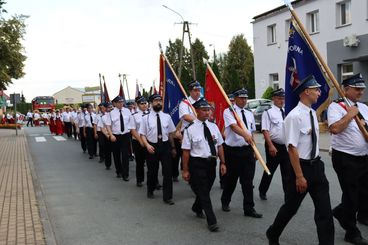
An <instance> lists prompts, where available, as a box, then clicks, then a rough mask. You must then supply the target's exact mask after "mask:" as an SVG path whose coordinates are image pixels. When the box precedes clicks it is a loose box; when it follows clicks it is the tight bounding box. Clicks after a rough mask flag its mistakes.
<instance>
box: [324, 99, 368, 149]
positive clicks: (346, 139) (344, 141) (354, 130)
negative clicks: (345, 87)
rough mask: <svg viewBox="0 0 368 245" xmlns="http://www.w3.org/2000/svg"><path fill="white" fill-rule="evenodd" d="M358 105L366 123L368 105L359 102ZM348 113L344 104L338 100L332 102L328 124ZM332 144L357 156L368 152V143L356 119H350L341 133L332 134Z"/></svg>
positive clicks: (367, 121) (333, 146) (329, 108)
mask: <svg viewBox="0 0 368 245" xmlns="http://www.w3.org/2000/svg"><path fill="white" fill-rule="evenodd" d="M351 103H352V102H351ZM352 104H354V103H352ZM357 107H358V109H359V112H360V113H361V114H362V116H363V117H364V119H365V123H368V106H366V105H365V104H363V103H360V102H358V103H357ZM346 114H347V111H346V110H345V109H344V108H343V107H342V106H340V105H339V104H338V103H336V102H332V103H331V104H330V106H329V107H328V112H327V118H328V126H331V125H332V124H334V123H336V122H337V121H339V120H341V119H342V118H343V117H344V116H345V115H346ZM331 146H332V148H333V149H335V150H338V151H342V152H345V153H348V154H351V155H355V156H364V155H367V154H368V144H367V142H366V141H365V139H364V137H363V135H362V133H361V131H360V129H359V127H358V125H357V123H356V122H355V120H354V119H353V120H351V121H350V123H349V124H348V126H347V128H345V129H344V130H343V131H342V132H341V133H339V134H332V136H331Z"/></svg>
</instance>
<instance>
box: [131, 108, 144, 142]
mask: <svg viewBox="0 0 368 245" xmlns="http://www.w3.org/2000/svg"><path fill="white" fill-rule="evenodd" d="M144 113H145V112H143V111H141V110H139V109H137V111H136V112H134V113H133V114H132V115H133V118H134V124H135V129H136V130H137V132H139V128H140V127H141V123H142V117H143V114H144ZM133 139H135V138H134V137H133Z"/></svg>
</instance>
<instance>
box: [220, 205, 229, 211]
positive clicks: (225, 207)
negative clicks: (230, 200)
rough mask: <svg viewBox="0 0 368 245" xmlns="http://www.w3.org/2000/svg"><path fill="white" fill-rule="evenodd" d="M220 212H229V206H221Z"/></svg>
mask: <svg viewBox="0 0 368 245" xmlns="http://www.w3.org/2000/svg"><path fill="white" fill-rule="evenodd" d="M222 211H224V212H230V207H229V204H222Z"/></svg>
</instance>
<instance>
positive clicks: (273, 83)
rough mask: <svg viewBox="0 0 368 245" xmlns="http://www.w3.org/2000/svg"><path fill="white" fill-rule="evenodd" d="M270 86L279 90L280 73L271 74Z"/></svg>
mask: <svg viewBox="0 0 368 245" xmlns="http://www.w3.org/2000/svg"><path fill="white" fill-rule="evenodd" d="M270 85H271V87H272V88H273V89H274V90H276V89H279V87H280V83H279V74H278V73H273V74H270Z"/></svg>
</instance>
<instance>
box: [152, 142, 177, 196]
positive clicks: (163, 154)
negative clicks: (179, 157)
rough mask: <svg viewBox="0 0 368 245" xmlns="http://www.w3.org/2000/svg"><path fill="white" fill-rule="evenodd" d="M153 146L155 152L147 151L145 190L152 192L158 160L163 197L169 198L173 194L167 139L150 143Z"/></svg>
mask: <svg viewBox="0 0 368 245" xmlns="http://www.w3.org/2000/svg"><path fill="white" fill-rule="evenodd" d="M149 144H150V145H152V146H153V147H154V148H155V153H154V154H150V153H147V191H148V193H153V191H154V190H155V188H156V185H157V177H158V169H159V162H161V166H162V175H163V181H162V187H163V188H162V191H163V199H164V200H170V199H172V196H173V183H172V165H171V164H172V163H171V151H170V149H171V147H170V143H169V141H166V142H162V143H150V142H149Z"/></svg>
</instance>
